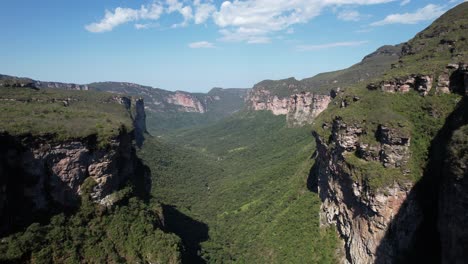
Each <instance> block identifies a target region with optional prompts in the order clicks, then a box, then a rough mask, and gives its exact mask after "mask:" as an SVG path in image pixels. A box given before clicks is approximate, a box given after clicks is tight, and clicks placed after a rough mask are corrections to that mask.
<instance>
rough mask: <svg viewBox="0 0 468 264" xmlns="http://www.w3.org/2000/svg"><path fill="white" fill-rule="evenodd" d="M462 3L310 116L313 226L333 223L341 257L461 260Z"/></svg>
mask: <svg viewBox="0 0 468 264" xmlns="http://www.w3.org/2000/svg"><path fill="white" fill-rule="evenodd" d="M467 10H468V3H463V4H460V5H459V6H457V7H455V8H454V9H452V10H450V11H449V12H447V13H446V14H444V15H443V16H442V17H440V18H439V19H437V20H436V21H435V22H434V23H433V24H432V25H431V26H429V27H428V28H427V29H425V30H424V31H422V32H421V33H419V34H417V35H416V36H415V37H414V38H413V39H412V40H410V41H408V42H407V43H405V44H403V48H402V53H401V56H400V58H399V59H398V63H396V64H393V65H392V67H391V69H389V70H388V71H386V72H385V73H383V74H382V75H381V76H379V77H376V78H374V79H372V80H369V81H368V82H367V83H365V82H364V83H358V84H356V85H354V86H352V87H350V88H349V89H346V90H344V91H343V92H339V93H336V97H335V98H334V100H332V102H331V103H330V104H329V107H328V109H327V110H326V111H324V112H323V113H322V114H321V115H320V116H319V117H318V118H316V120H315V123H316V124H315V125H314V130H315V132H314V136H315V139H316V144H317V158H316V164H315V167H314V170H313V176H314V177H315V179H316V180H317V186H318V188H317V191H318V193H319V195H320V198H321V200H322V206H321V223H322V224H323V225H329V224H333V225H336V227H337V231H338V233H339V234H340V236H341V238H342V240H343V250H344V252H345V254H344V257H343V259H342V260H341V262H344V263H414V262H425V263H426V262H431V263H432V262H434V263H438V262H443V263H464V262H466V253H465V252H466V248H467V246H468V243H467V242H466V241H467V240H466V239H467V237H468V235H467V234H466V232H465V231H464V230H465V229H466V219H467V218H466V214H464V213H463V212H464V211H466V200H467V199H466V197H467V196H466V194H467V193H468V191H467V187H466V186H467V185H466V177H465V175H466V166H465V165H462V164H464V161H465V160H466V155H465V154H466V153H465V152H464V151H465V148H466V144H465V143H466V142H465V141H466V136H465V134H466V133H465V132H466V129H465V126H466V124H467V120H466V117H465V116H466V91H467V90H466V88H467V84H468V81H467V76H468V73H467V70H466V68H467V67H466V61H467V54H468V50H467V48H466V47H467V45H466V39H467V37H468V36H467V35H466V33H467V31H466V25H467V24H468V20H467V19H466V16H465V14H466V12H467ZM437 205H438V206H437Z"/></svg>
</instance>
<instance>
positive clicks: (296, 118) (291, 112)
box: [246, 89, 331, 126]
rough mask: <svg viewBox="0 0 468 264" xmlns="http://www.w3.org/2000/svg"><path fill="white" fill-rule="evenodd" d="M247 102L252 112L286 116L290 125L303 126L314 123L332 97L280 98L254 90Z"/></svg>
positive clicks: (312, 94)
mask: <svg viewBox="0 0 468 264" xmlns="http://www.w3.org/2000/svg"><path fill="white" fill-rule="evenodd" d="M246 101H247V105H248V108H249V109H250V110H254V111H260V110H268V111H271V112H272V113H273V114H274V115H286V120H287V122H288V124H290V125H293V126H302V125H305V124H310V123H312V122H313V120H314V119H315V117H317V116H318V115H319V114H320V113H321V112H323V111H324V110H325V109H326V108H327V107H328V104H329V103H330V101H331V97H330V96H329V95H320V94H314V93H310V92H301V93H295V94H293V95H291V96H289V97H286V98H279V97H278V96H277V95H271V92H270V91H268V90H263V89H254V90H251V91H250V92H249V95H248V97H247V98H246Z"/></svg>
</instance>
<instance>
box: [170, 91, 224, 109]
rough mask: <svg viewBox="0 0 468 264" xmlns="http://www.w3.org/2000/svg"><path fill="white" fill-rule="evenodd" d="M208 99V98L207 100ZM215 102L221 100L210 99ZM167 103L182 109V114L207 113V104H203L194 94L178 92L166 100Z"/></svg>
mask: <svg viewBox="0 0 468 264" xmlns="http://www.w3.org/2000/svg"><path fill="white" fill-rule="evenodd" d="M207 99H208V98H207ZM209 99H214V100H216V99H217V100H219V97H218V98H209ZM166 102H167V103H169V104H174V105H177V106H180V107H181V110H180V111H182V112H195V113H205V112H206V104H204V103H202V101H200V100H199V99H198V98H197V97H195V96H193V95H192V94H189V93H185V92H180V91H177V92H175V93H174V94H171V95H170V96H168V97H167V98H166Z"/></svg>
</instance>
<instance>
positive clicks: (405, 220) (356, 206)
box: [315, 117, 421, 263]
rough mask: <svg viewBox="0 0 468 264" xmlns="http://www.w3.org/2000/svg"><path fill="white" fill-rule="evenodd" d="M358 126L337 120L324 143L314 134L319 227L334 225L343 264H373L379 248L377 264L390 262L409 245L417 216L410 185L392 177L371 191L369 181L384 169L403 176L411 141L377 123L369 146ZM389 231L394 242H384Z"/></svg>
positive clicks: (418, 218)
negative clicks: (341, 241) (383, 249)
mask: <svg viewBox="0 0 468 264" xmlns="http://www.w3.org/2000/svg"><path fill="white" fill-rule="evenodd" d="M362 122H365V121H362ZM362 122H353V123H346V122H344V121H343V120H342V119H341V118H339V117H337V118H335V119H334V121H333V123H332V124H331V136H330V138H329V139H328V140H327V139H326V138H323V137H321V136H319V135H318V134H315V137H316V143H317V152H318V155H317V160H316V171H315V173H316V174H317V180H318V192H319V195H320V197H321V200H322V206H321V223H322V224H324V225H328V224H334V225H336V227H337V230H338V232H339V233H340V235H341V237H342V238H343V242H344V249H345V253H346V254H345V255H346V259H343V260H342V262H350V263H374V262H375V261H376V259H377V250H378V248H379V247H380V248H381V247H385V248H386V251H385V254H386V256H385V257H383V256H382V255H380V256H379V261H380V263H393V262H394V261H395V259H396V258H397V257H398V256H399V255H400V254H401V253H402V251H403V250H404V249H405V248H407V247H408V245H409V243H410V241H411V238H412V235H413V234H414V232H415V229H416V227H417V225H418V223H419V222H420V221H421V213H420V210H419V209H418V207H417V205H416V204H415V202H414V201H413V200H412V198H411V197H409V192H410V190H411V187H412V184H411V183H409V182H405V181H397V180H393V179H392V180H390V182H388V183H387V184H386V185H385V187H379V186H377V187H376V186H373V184H372V181H375V180H376V179H373V178H375V177H379V176H378V175H375V174H379V173H380V172H381V171H382V170H385V169H384V168H391V169H392V170H393V173H405V171H406V170H407V167H406V164H407V163H408V160H409V156H410V151H409V146H410V143H411V137H410V135H408V134H407V133H406V132H404V131H403V130H402V129H399V128H390V127H387V126H385V125H383V124H381V125H378V126H377V127H375V130H376V131H378V133H376V137H377V138H376V142H375V143H372V144H369V143H367V142H366V140H365V136H366V135H367V134H370V133H371V131H367V128H366V126H364V124H363V123H362ZM382 177H389V175H382ZM379 180H382V179H379ZM374 185H375V184H374ZM402 212H403V213H402ZM397 214H398V218H397V219H396V216H397ZM388 232H391V233H392V234H393V235H394V236H395V237H396V238H397V239H392V240H390V239H386V237H388Z"/></svg>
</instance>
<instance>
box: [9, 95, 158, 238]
mask: <svg viewBox="0 0 468 264" xmlns="http://www.w3.org/2000/svg"><path fill="white" fill-rule="evenodd" d="M86 93H87V92H86ZM52 101H54V102H55V101H56V100H52ZM54 102H52V103H50V104H52V105H53V104H55V103H54ZM44 103H46V102H44ZM108 103H113V104H122V105H124V110H123V111H125V109H126V111H128V112H129V117H132V120H133V130H132V131H128V130H127V129H128V128H125V126H123V125H122V127H121V128H120V130H119V132H118V133H116V136H113V137H112V138H110V139H106V142H105V144H103V142H100V141H99V140H104V139H98V138H99V135H97V134H90V135H88V136H84V135H83V136H81V137H75V138H68V139H61V138H59V137H57V135H56V134H55V133H51V134H40V135H37V134H34V135H31V134H12V133H11V132H10V133H9V131H8V130H5V129H4V130H3V131H2V132H1V133H0V175H1V177H0V216H1V217H0V219H1V221H0V233H3V232H5V231H7V230H11V226H15V225H21V223H23V222H24V221H27V219H32V218H31V217H32V215H37V214H38V213H39V212H46V213H47V212H49V211H51V210H52V211H54V210H55V209H56V208H62V209H63V208H74V207H77V206H78V205H79V202H80V195H82V194H83V193H82V190H83V186H85V185H86V186H92V190H91V193H90V195H91V197H92V199H93V200H94V201H95V202H96V203H99V204H102V205H105V206H110V205H112V204H113V203H114V202H115V201H114V198H115V197H114V196H113V195H112V194H113V193H114V192H115V191H117V190H119V189H120V188H121V187H123V185H124V184H126V183H127V182H128V181H135V180H136V178H137V177H138V181H141V179H143V181H145V182H146V183H147V181H148V178H147V176H148V175H146V171H145V170H142V169H141V163H140V161H139V158H138V157H137V156H136V152H135V146H134V144H133V140H135V141H136V143H137V145H140V146H141V144H142V143H143V140H144V133H145V132H146V123H145V116H146V115H145V111H144V102H143V100H142V99H137V100H135V101H133V102H132V100H131V99H130V98H128V97H121V96H114V97H112V98H111V99H110V101H109V102H108ZM132 104H134V106H132ZM63 107H67V106H63ZM132 112H133V114H132ZM116 129H117V128H116ZM140 177H142V178H141V179H140ZM149 186H150V185H147V186H146V188H148V187H149ZM54 208H55V209H54Z"/></svg>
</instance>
